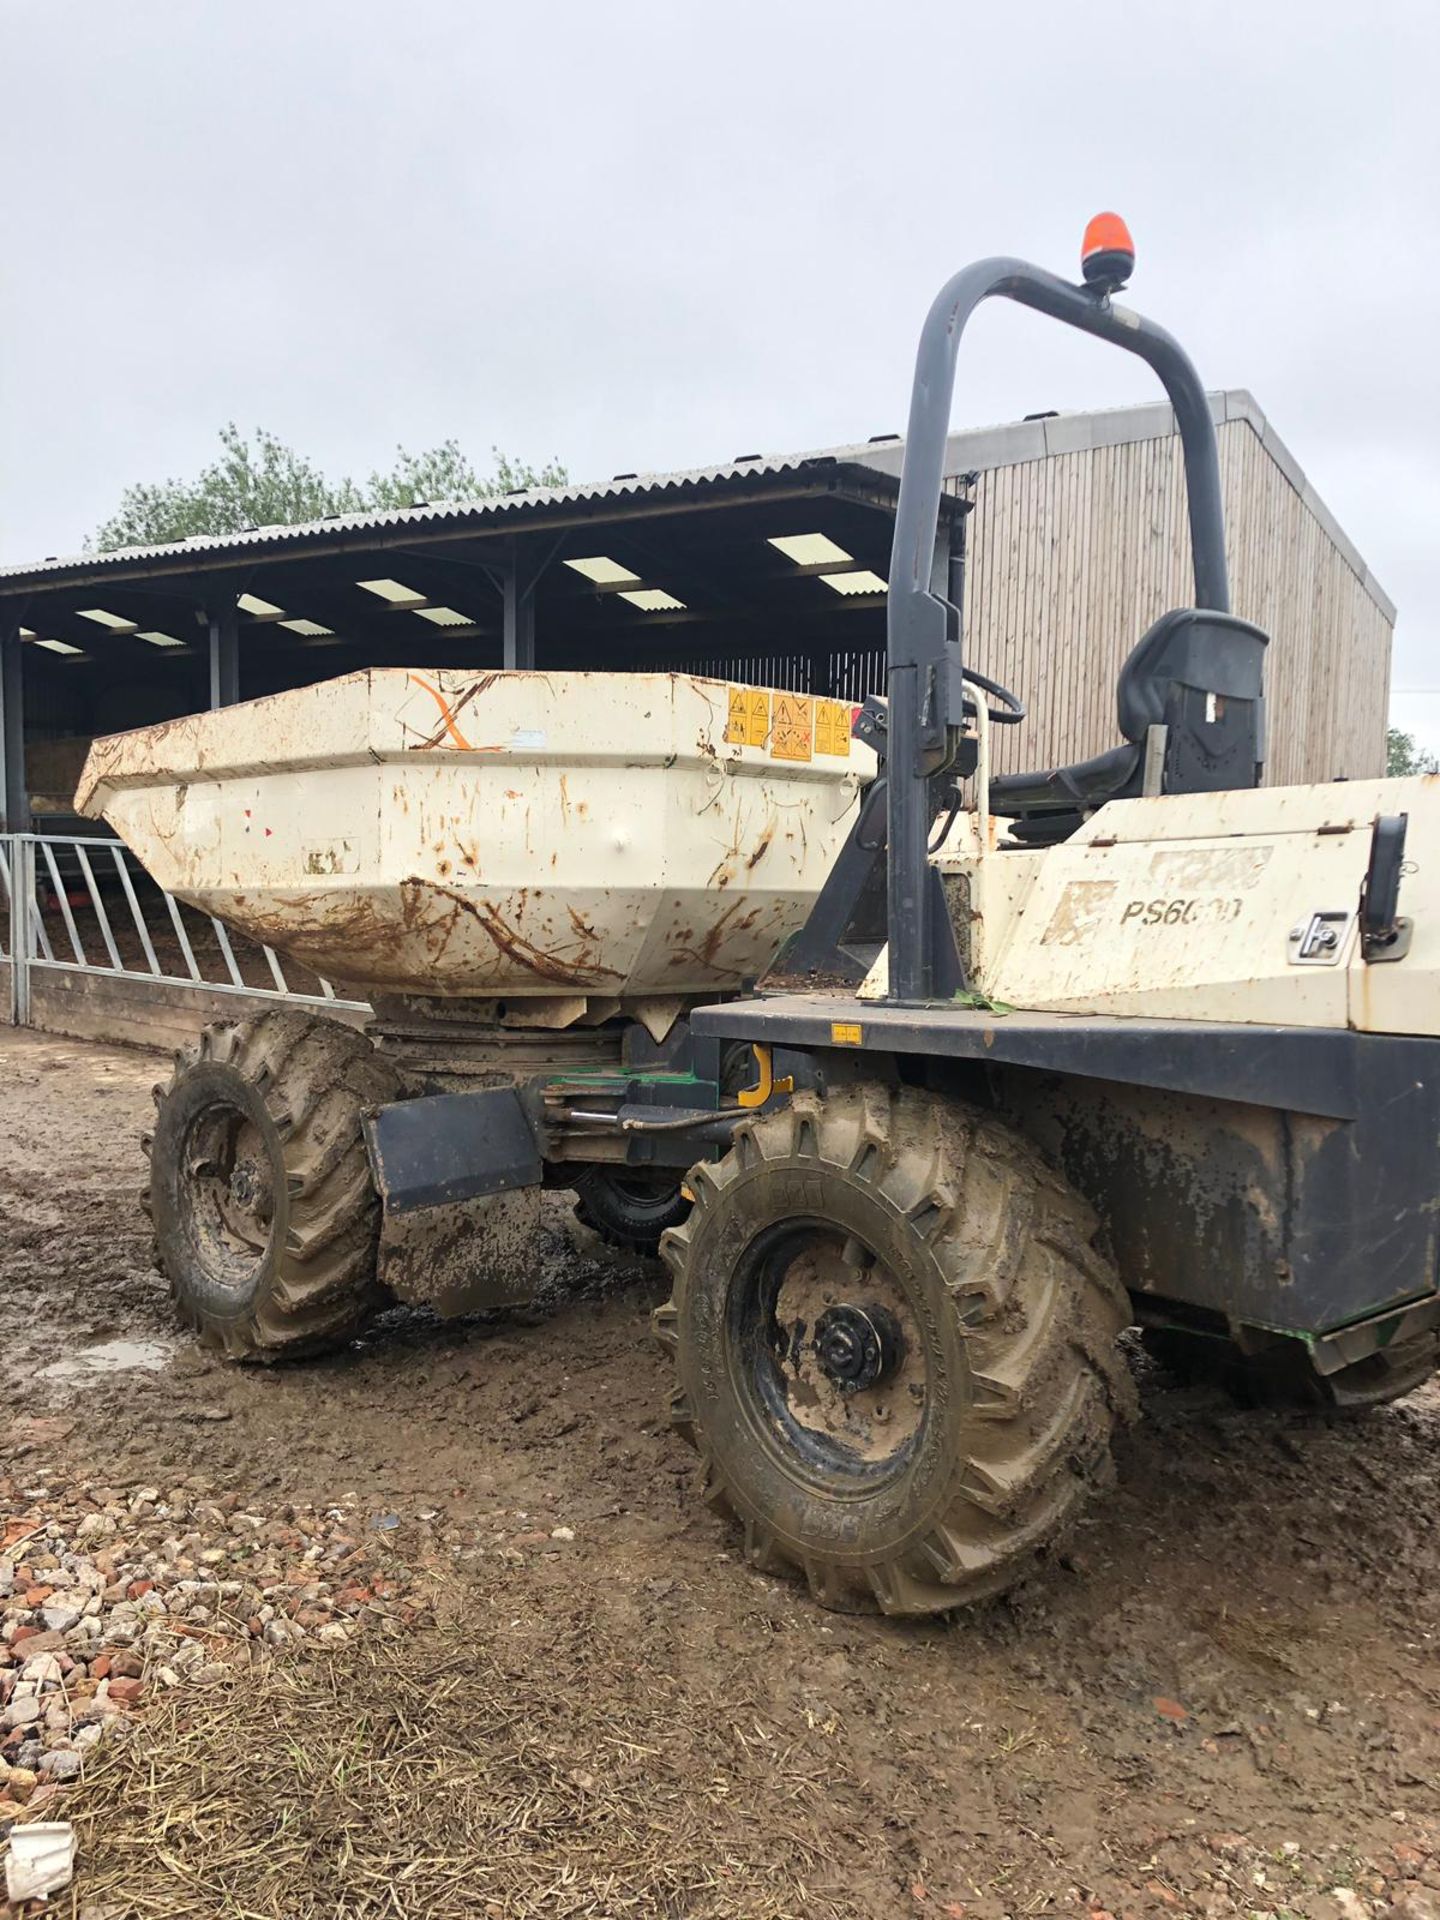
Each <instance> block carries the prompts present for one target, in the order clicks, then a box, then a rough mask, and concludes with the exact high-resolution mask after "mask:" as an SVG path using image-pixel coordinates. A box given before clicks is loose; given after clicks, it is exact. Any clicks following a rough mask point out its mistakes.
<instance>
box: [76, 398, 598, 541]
mask: <svg viewBox="0 0 1440 1920" xmlns="http://www.w3.org/2000/svg"><path fill="white" fill-rule="evenodd" d="M220 449H221V451H220V456H219V458H218V459H216V460H213V461H211V463H210V465H209V466H207V467H204V468H202V469H201V471H200V473H199V474H198V475H197V476H196V478H195V479H193V480H161V481H159V482H156V483H153V484H148V485H147V484H142V485H138V486H133V487H127V488H126V489H125V491H124V492H123V493H122V494H121V496H120V506H119V508H118V510H117V511H116V512H115V513H114V514H113V515H112V516H111V518H110V519H108V520H106V521H105V522H104V523H103V524H102V525H101V526H99V527H97V528H96V530H95V533H94V535H93V537H92V538H91V540H90V541H89V543H88V545H89V547H90V549H91V550H92V551H98V552H101V553H110V552H113V551H114V550H115V549H116V548H117V547H142V546H153V545H159V544H161V543H164V542H167V541H172V540H186V539H188V538H189V537H190V536H191V535H192V534H197V533H208V534H225V533H244V532H245V531H246V530H247V529H249V528H251V527H272V526H295V525H296V524H298V523H299V522H302V521H306V520H323V519H324V518H325V517H326V516H327V515H329V514H334V513H363V512H365V511H366V510H367V509H377V510H384V509H386V508H394V507H409V506H414V505H416V504H421V503H424V502H427V501H445V500H484V499H489V498H490V497H492V496H493V495H495V494H498V493H508V492H510V491H511V490H512V489H514V488H516V487H553V486H563V485H564V483H565V480H566V477H567V476H566V473H565V469H564V467H562V466H561V465H560V464H559V462H558V461H554V460H551V461H547V462H546V464H545V465H544V466H543V467H540V468H535V467H531V466H529V465H527V464H526V463H525V462H523V461H515V460H511V459H509V458H508V457H507V456H506V455H505V454H503V453H501V452H500V450H499V448H498V447H496V448H492V449H491V453H492V456H493V458H494V461H495V470H494V472H493V473H491V474H488V475H486V474H480V473H477V471H476V470H475V468H474V466H473V465H472V464H471V462H470V461H469V460H468V459H467V458H466V456H465V454H464V453H462V452H461V450H460V446H459V443H458V442H457V441H455V440H444V441H442V442H441V443H440V445H439V446H438V447H432V448H430V449H429V450H428V451H427V452H424V453H410V452H408V451H407V450H406V449H405V448H404V447H397V448H396V449H395V463H394V465H393V466H392V467H391V468H390V470H389V472H388V473H380V472H374V473H372V474H371V475H370V478H369V481H368V482H367V483H366V485H364V486H363V487H361V486H357V485H356V483H355V482H354V481H353V480H350V479H348V478H346V479H341V480H329V479H327V478H326V476H325V475H324V474H323V473H322V472H321V471H320V469H319V467H317V466H316V465H315V464H314V462H313V461H310V460H307V459H306V458H305V457H304V455H303V454H299V453H296V452H295V450H294V448H293V447H287V446H286V445H285V443H284V441H283V440H280V439H277V438H276V436H275V435H274V434H273V433H266V432H265V431H264V429H263V428H257V429H256V431H255V433H254V434H253V435H252V436H250V437H249V438H248V439H247V438H246V436H245V435H244V434H242V433H241V432H240V430H239V428H238V427H237V426H235V424H234V423H233V421H232V422H231V424H230V425H229V426H226V427H222V428H221V430H220Z"/></svg>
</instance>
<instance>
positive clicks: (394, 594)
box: [355, 580, 430, 607]
mask: <svg viewBox="0 0 1440 1920" xmlns="http://www.w3.org/2000/svg"><path fill="white" fill-rule="evenodd" d="M355 584H356V586H357V587H363V588H364V589H365V591H366V593H373V594H374V595H375V597H376V599H377V600H384V601H385V602H386V603H387V604H388V605H390V606H392V607H419V606H421V605H423V603H424V602H425V601H426V600H428V599H429V598H430V596H429V594H428V593H417V592H416V590H415V588H414V587H407V586H406V585H405V582H404V581H403V580H357V581H356V582H355Z"/></svg>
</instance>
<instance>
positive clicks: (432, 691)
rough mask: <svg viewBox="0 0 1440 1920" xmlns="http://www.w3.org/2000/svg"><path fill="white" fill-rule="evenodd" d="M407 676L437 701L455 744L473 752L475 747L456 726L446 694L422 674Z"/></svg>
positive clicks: (446, 728)
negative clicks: (447, 703)
mask: <svg viewBox="0 0 1440 1920" xmlns="http://www.w3.org/2000/svg"><path fill="white" fill-rule="evenodd" d="M405 677H406V679H407V680H413V681H414V682H415V684H416V686H417V687H423V688H424V690H425V692H426V693H428V694H429V696H430V698H431V699H432V700H433V701H434V702H435V704H436V706H437V707H439V709H440V718H441V720H442V721H443V722H444V724H445V731H446V733H448V734H449V736H450V738H451V739H452V740H453V741H454V742H455V745H456V746H457V747H463V748H464V749H465V751H466V752H467V753H470V752H472V751H473V749H472V748H471V745H470V742H469V741H468V740H467V739H466V738H465V736H464V734H463V733H461V731H460V729H459V728H458V727H457V726H456V724H455V716H454V714H453V713H451V711H450V709H449V707H448V706H447V705H446V703H445V696H444V694H443V693H441V691H440V689H439V688H438V687H436V686H432V685H431V684H430V682H429V681H428V680H426V679H424V678H422V676H421V675H420V674H418V673H409V674H406V676H405Z"/></svg>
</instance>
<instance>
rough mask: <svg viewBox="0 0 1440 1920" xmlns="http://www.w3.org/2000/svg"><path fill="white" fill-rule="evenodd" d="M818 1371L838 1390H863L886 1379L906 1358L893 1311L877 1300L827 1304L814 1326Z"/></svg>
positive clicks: (902, 1340)
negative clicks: (855, 1304) (861, 1304)
mask: <svg viewBox="0 0 1440 1920" xmlns="http://www.w3.org/2000/svg"><path fill="white" fill-rule="evenodd" d="M815 1358H816V1360H817V1361H818V1362H819V1366H820V1371H821V1372H822V1373H823V1374H824V1376H825V1378H826V1379H827V1380H828V1381H829V1382H830V1384H831V1385H832V1386H834V1387H837V1388H838V1389H839V1390H840V1392H841V1393H863V1392H864V1391H865V1390H866V1388H867V1387H876V1386H879V1385H880V1384H881V1383H882V1382H883V1381H885V1380H888V1379H889V1378H890V1376H891V1375H892V1374H893V1373H894V1372H895V1370H896V1368H897V1367H899V1366H900V1365H901V1364H902V1363H903V1361H904V1358H905V1341H904V1337H903V1335H902V1334H901V1331H900V1325H899V1322H898V1321H897V1320H896V1318H895V1316H894V1314H893V1313H890V1312H889V1311H888V1310H887V1309H886V1308H885V1307H882V1306H881V1305H879V1303H878V1302H876V1301H870V1302H868V1303H867V1304H866V1305H865V1306H853V1305H850V1304H849V1303H844V1304H842V1305H839V1306H834V1307H827V1308H826V1309H825V1311H824V1313H822V1314H821V1316H820V1319H819V1321H818V1322H817V1324H816V1327H815Z"/></svg>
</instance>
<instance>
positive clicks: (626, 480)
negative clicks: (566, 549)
mask: <svg viewBox="0 0 1440 1920" xmlns="http://www.w3.org/2000/svg"><path fill="white" fill-rule="evenodd" d="M782 479H793V480H814V481H816V482H817V483H822V484H823V482H825V481H827V480H833V481H835V482H837V483H838V484H839V485H841V486H849V487H852V488H856V489H858V490H862V491H864V492H866V493H872V494H879V495H883V496H886V497H888V498H893V497H894V496H895V494H896V492H897V491H898V484H899V483H898V481H897V480H896V479H895V478H894V477H893V476H891V475H889V474H886V473H883V472H880V471H878V470H876V469H874V468H872V467H869V466H868V465H866V464H864V463H863V462H860V461H840V460H837V459H836V458H835V457H834V455H833V454H818V455H790V456H786V457H776V458H760V457H756V458H755V459H746V460H739V461H735V462H733V463H732V464H731V465H729V466H723V467H697V468H693V469H691V470H689V471H679V472H675V473H624V474H617V475H615V477H614V478H613V479H611V480H606V481H599V482H593V483H589V484H584V485H576V486H564V487H529V488H526V489H524V490H523V491H520V492H516V493H505V494H499V495H496V496H494V497H492V498H486V499H480V500H462V501H440V502H435V503H433V504H430V505H426V506H415V507H395V508H389V509H386V510H384V511H381V512H375V513H356V514H333V515H332V516H331V517H330V518H329V519H325V520H310V521H305V522H302V523H300V524H298V525H295V526H269V527H249V528H247V529H246V530H245V531H244V532H243V533H225V534H194V535H192V536H191V537H190V538H189V539H188V540H173V541H167V542H164V543H162V544H159V545H156V546H148V547H118V548H116V549H115V550H114V551H113V552H110V553H88V554H74V555H69V556H63V557H58V558H57V557H51V558H49V559H46V560H42V561H31V562H29V563H27V564H25V565H23V566H9V567H0V586H10V585H19V584H22V583H23V584H29V583H31V582H33V583H35V584H36V585H55V584H57V581H56V576H58V575H74V576H76V577H77V578H79V577H89V576H90V575H92V574H94V573H96V572H101V571H109V570H114V571H122V570H125V569H136V568H145V567H148V566H150V565H152V564H154V563H157V562H164V561H169V560H189V559H192V558H193V559H194V560H196V561H197V562H199V563H201V564H202V565H203V564H204V563H205V562H206V561H207V560H209V559H213V558H214V556H215V555H217V554H229V553H237V554H239V553H248V552H252V551H254V550H255V549H257V548H263V549H266V550H275V549H284V548H291V547H305V546H310V545H323V544H325V543H326V542H327V541H330V540H333V539H334V538H335V537H336V536H337V535H340V536H342V537H344V536H348V535H352V534H358V535H367V534H389V533H395V532H403V531H404V530H405V529H407V528H412V527H413V528H424V529H426V530H427V531H429V532H432V533H434V532H440V531H449V530H451V529H453V530H454V531H455V532H457V533H458V532H463V531H465V530H466V529H467V528H473V529H475V530H476V531H482V530H483V531H493V530H494V528H495V527H496V526H498V525H501V524H503V523H504V522H505V521H507V520H513V519H514V518H516V517H517V516H522V515H523V516H527V517H528V516H531V515H533V516H534V517H535V518H537V519H545V518H548V517H550V515H551V514H556V513H561V512H563V510H564V509H565V508H567V507H589V506H601V507H603V506H604V505H605V504H606V503H607V502H612V501H619V500H638V499H641V498H642V497H643V498H645V499H654V500H655V501H656V502H657V503H664V502H667V501H668V500H670V499H671V498H673V497H674V496H676V495H680V496H685V495H691V494H705V493H707V492H725V493H728V492H732V491H733V492H741V493H743V492H744V491H745V490H746V489H747V487H748V486H750V485H752V484H753V485H754V486H755V490H756V491H757V492H765V491H768V490H770V489H771V488H772V486H773V485H774V483H775V482H777V481H779V480H782Z"/></svg>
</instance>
